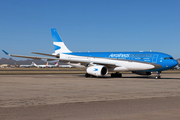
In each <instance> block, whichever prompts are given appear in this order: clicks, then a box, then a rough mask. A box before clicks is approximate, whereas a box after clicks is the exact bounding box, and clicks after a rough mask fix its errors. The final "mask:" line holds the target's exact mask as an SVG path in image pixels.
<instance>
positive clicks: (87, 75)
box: [85, 73, 93, 78]
mask: <svg viewBox="0 0 180 120" xmlns="http://www.w3.org/2000/svg"><path fill="white" fill-rule="evenodd" d="M85 77H86V78H91V77H93V76H92V75H90V74H88V73H86V74H85Z"/></svg>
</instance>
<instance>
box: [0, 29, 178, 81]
mask: <svg viewBox="0 0 180 120" xmlns="http://www.w3.org/2000/svg"><path fill="white" fill-rule="evenodd" d="M51 34H52V38H53V44H54V51H55V52H54V53H52V54H46V53H39V52H32V53H33V54H38V55H44V56H49V57H35V56H23V55H13V54H9V53H8V52H6V51H5V50H2V51H3V52H4V53H5V54H7V55H9V56H12V57H23V58H31V59H38V60H41V59H47V61H50V60H59V61H61V62H69V63H72V64H75V63H76V64H77V63H81V64H80V66H84V67H86V74H85V77H92V76H95V77H99V76H106V75H107V74H108V72H110V71H112V72H115V73H112V74H111V77H122V74H121V73H120V72H122V71H131V72H132V73H135V74H139V75H151V73H152V72H154V71H155V72H156V73H157V75H156V76H155V78H156V79H160V78H161V75H160V74H161V71H164V70H168V69H172V68H174V67H175V66H176V65H177V64H178V62H177V61H176V60H175V59H174V58H173V57H172V56H170V55H168V54H165V53H161V52H152V51H150V52H142V51H141V52H72V51H70V50H69V49H68V48H67V47H66V45H65V44H64V42H63V41H62V39H61V38H60V36H59V34H58V33H57V31H56V29H51ZM77 66H78V65H77Z"/></svg>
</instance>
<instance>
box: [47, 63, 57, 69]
mask: <svg viewBox="0 0 180 120" xmlns="http://www.w3.org/2000/svg"><path fill="white" fill-rule="evenodd" d="M58 66H59V64H58V62H55V65H48V62H47V64H46V67H48V68H54V67H58Z"/></svg>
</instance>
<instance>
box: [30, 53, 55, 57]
mask: <svg viewBox="0 0 180 120" xmlns="http://www.w3.org/2000/svg"><path fill="white" fill-rule="evenodd" d="M31 53H33V54H39V55H45V56H51V57H56V58H59V54H58V55H52V54H46V53H39V52H31Z"/></svg>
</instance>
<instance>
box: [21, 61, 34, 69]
mask: <svg viewBox="0 0 180 120" xmlns="http://www.w3.org/2000/svg"><path fill="white" fill-rule="evenodd" d="M33 66H34V64H33V62H32V64H31V65H20V66H19V67H26V68H29V67H33Z"/></svg>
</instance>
